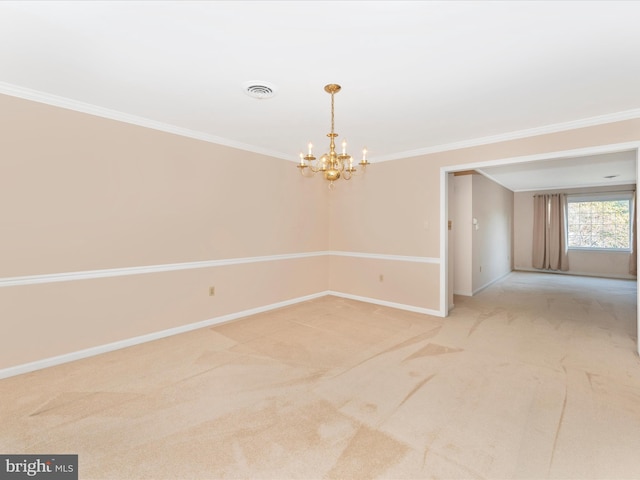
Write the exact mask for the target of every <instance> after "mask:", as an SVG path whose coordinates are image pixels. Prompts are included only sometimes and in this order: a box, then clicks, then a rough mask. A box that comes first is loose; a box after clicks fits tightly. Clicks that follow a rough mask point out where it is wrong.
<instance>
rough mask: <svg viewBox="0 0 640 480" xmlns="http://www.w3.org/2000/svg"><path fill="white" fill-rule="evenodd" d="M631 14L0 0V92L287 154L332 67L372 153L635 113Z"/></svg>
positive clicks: (307, 129) (358, 134) (591, 4)
mask: <svg viewBox="0 0 640 480" xmlns="http://www.w3.org/2000/svg"><path fill="white" fill-rule="evenodd" d="M638 18H640V2H637V1H622V2H616V1H567V2H564V1H548V2H540V1H533V2H527V1H517V2H508V1H504V2H487V1H471V2H455V1H445V2H438V1H410V2H403V1H376V2H373V1H355V2H351V1H341V2H337V1H323V2H314V1H282V2H274V1H257V2H246V1H230V2H227V1H126V2H125V1H118V2H111V1H70V2H59V1H45V2H37V1H17V2H14V1H2V2H0V93H2V92H4V93H9V94H12V95H18V96H23V97H26V98H33V99H36V100H40V101H45V102H49V103H54V104H59V105H62V106H68V107H71V108H76V109H79V110H83V111H88V112H91V113H97V114H101V115H105V116H111V117H112V118H119V119H121V120H125V121H131V122H134V123H140V124H143V125H147V126H153V127H156V128H161V129H164V130H168V131H174V132H178V133H182V134H187V135H190V136H194V137H197V138H203V139H207V140H211V141H215V142H218V143H222V144H226V145H231V146H235V147H238V148H244V149H246V150H250V151H255V152H260V153H266V154H268V155H273V156H276V157H280V158H286V159H290V160H296V159H297V156H298V152H299V151H301V150H302V149H303V148H304V146H305V145H306V144H307V142H309V141H312V142H313V143H314V144H316V145H318V146H325V145H326V144H327V139H326V137H325V134H326V133H327V132H328V131H329V127H330V125H329V120H330V97H329V95H328V94H326V93H325V92H324V91H323V87H324V85H325V84H327V83H339V84H341V85H342V87H343V89H342V91H341V92H340V93H339V94H338V95H336V99H335V102H336V121H335V125H336V131H337V132H338V133H339V134H340V137H339V140H341V139H342V138H346V139H347V140H348V142H349V145H350V148H349V150H350V153H352V154H354V155H356V152H357V151H358V150H359V149H360V148H361V147H362V146H364V145H366V146H367V147H368V150H369V159H370V160H371V161H372V162H374V163H375V162H376V161H384V160H391V159H395V158H402V157H406V156H410V155H415V154H420V153H427V152H430V151H436V150H442V149H446V148H450V147H452V146H454V145H456V146H462V145H470V144H474V143H475V144H478V143H487V142H488V141H491V140H496V139H500V138H516V137H518V136H525V135H527V134H532V133H544V132H546V131H554V130H561V129H566V128H569V127H575V126H581V125H587V124H593V123H599V122H604V121H613V120H619V119H625V118H636V117H640V90H639V88H638V85H640V61H639V59H640V28H638ZM253 80H259V81H266V82H270V83H272V84H273V85H275V87H276V88H277V94H276V96H275V97H273V98H271V99H265V100H257V99H254V98H251V97H249V96H247V95H246V94H245V93H244V91H243V84H244V82H246V81H253ZM494 174H495V175H496V176H497V175H498V173H497V171H494ZM507 174H508V172H503V173H501V174H500V176H501V177H502V178H504V175H507ZM634 179H635V177H634Z"/></svg>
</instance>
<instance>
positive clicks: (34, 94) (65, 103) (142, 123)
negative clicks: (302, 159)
mask: <svg viewBox="0 0 640 480" xmlns="http://www.w3.org/2000/svg"><path fill="white" fill-rule="evenodd" d="M0 93H2V94H5V95H9V96H12V97H18V98H23V99H25V100H31V101H34V102H38V103H44V104H47V105H52V106H54V107H60V108H64V109H67V110H73V111H75V112H81V113H86V114H89V115H94V116H96V117H102V118H108V119H110V120H116V121H118V122H123V123H129V124H131V125H136V126H139V127H144V128H150V129H152V130H158V131H161V132H165V133H171V134H173V135H179V136H181V137H188V138H193V139H196V140H202V141H204V142H208V143H215V144H217V145H223V146H225V147H231V148H237V149H238V150H245V151H248V152H252V153H258V154H260V155H266V156H269V157H275V158H280V159H283V160H291V155H290V154H285V153H282V152H276V151H273V150H269V149H266V148H261V147H256V146H254V145H249V144H246V143H242V142H237V141H235V140H229V139H228V138H222V137H217V136H215V135H211V134H208V133H204V132H199V131H197V130H190V129H188V128H182V127H178V126H176V125H171V124H168V123H163V122H158V121H156V120H151V119H149V118H145V117H139V116H137V115H131V114H128V113H124V112H120V111H118V110H112V109H109V108H104V107H100V106H97V105H93V104H91V103H85V102H80V101H78V100H72V99H70V98H66V97H61V96H58V95H53V94H51V93H46V92H41V91H38V90H32V89H30V88H26V87H19V86H17V85H11V84H9V83H5V82H0Z"/></svg>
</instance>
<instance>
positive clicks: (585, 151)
mask: <svg viewBox="0 0 640 480" xmlns="http://www.w3.org/2000/svg"><path fill="white" fill-rule="evenodd" d="M638 148H640V141H635V142H625V143H613V144H611V145H598V146H594V147H584V148H575V149H573V150H558V151H554V152H547V153H536V154H533V155H520V156H517V157H506V158H498V159H495V160H487V161H484V162H473V163H466V164H462V165H448V166H445V167H440V169H441V170H444V171H446V172H462V171H465V170H477V169H482V168H483V167H500V166H503V165H515V164H518V163H528V162H537V161H538V160H560V159H563V158H573V157H587V156H591V155H602V154H606V153H617V152H624V151H628V150H636V149H638ZM624 184H625V185H628V184H629V182H625V183H624Z"/></svg>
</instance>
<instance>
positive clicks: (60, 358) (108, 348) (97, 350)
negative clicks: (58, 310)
mask: <svg viewBox="0 0 640 480" xmlns="http://www.w3.org/2000/svg"><path fill="white" fill-rule="evenodd" d="M327 295H333V296H336V297H342V298H349V299H351V300H358V301H361V302H366V303H372V304H375V305H383V306H385V307H391V308H397V309H399V310H408V311H410V312H417V313H424V314H426V315H434V316H440V315H439V312H437V311H435V310H430V309H428V308H420V307H414V306H412V305H405V304H402V303H394V302H387V301H385V300H377V299H375V298H369V297H360V296H357V295H350V294H348V293H340V292H333V291H329V290H326V291H324V292H318V293H314V294H311V295H305V296H303V297H298V298H292V299H290V300H285V301H282V302H277V303H272V304H270V305H264V306H262V307H256V308H251V309H248V310H243V311H241V312H236V313H230V314H228V315H222V316H220V317H214V318H211V319H209V320H203V321H200V322H195V323H190V324H187V325H181V326H179V327H174V328H169V329H166V330H161V331H159V332H152V333H148V334H145V335H140V336H137V337H132V338H127V339H124V340H119V341H117V342H112V343H108V344H105V345H98V346H96V347H91V348H86V349H84V350H78V351H76V352H71V353H66V354H63V355H57V356H55V357H49V358H45V359H42V360H36V361H34V362H30V363H24V364H22V365H16V366H13V367H8V368H4V369H0V379H3V378H8V377H13V376H16V375H22V374H24V373H29V372H33V371H35V370H41V369H44V368H48V367H54V366H56V365H61V364H63V363H68V362H73V361H76V360H81V359H83V358H88V357H93V356H96V355H101V354H103V353H108V352H113V351H115V350H120V349H122V348H127V347H131V346H134V345H139V344H141V343H146V342H152V341H154V340H159V339H161V338H166V337H170V336H173V335H179V334H181V333H186V332H190V331H192V330H197V329H200V328H206V327H211V326H213V325H219V324H221V323H226V322H230V321H232V320H237V319H239V318H243V317H247V316H249V315H255V314H258V313H264V312H268V311H270V310H275V309H278V308H282V307H287V306H289V305H294V304H296V303H301V302H306V301H309V300H314V299H316V298H320V297H324V296H327Z"/></svg>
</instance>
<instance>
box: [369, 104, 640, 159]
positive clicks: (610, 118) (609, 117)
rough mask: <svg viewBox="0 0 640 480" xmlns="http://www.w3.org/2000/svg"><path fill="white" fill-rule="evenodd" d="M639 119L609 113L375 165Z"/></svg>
mask: <svg viewBox="0 0 640 480" xmlns="http://www.w3.org/2000/svg"><path fill="white" fill-rule="evenodd" d="M636 118H640V108H635V109H632V110H625V111H622V112H615V113H609V114H606V115H598V116H595V117H589V118H583V119H580V120H572V121H570V122H563V123H554V124H552V125H544V126H542V127H535V128H528V129H525V130H516V131H513V132H507V133H501V134H499V135H492V136H488V137H480V138H474V139H470V140H462V141H460V142H453V143H445V144H442V145H435V146H433V147H425V148H418V149H416V150H408V151H405V152H399V153H397V154H392V155H383V156H381V157H377V158H376V162H375V163H380V162H386V161H390V160H400V159H403V158H410V157H417V156H420V155H429V154H432V153H441V152H447V151H450V150H460V149H463V148H471V147H478V146H481V145H489V144H491V143H500V142H508V141H510V140H519V139H521V138H528V137H535V136H538V135H548V134H550V133H558V132H564V131H567V130H576V129H578V128H586V127H595V126H598V125H604V124H607V123H614V122H621V121H624V120H633V119H636Z"/></svg>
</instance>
